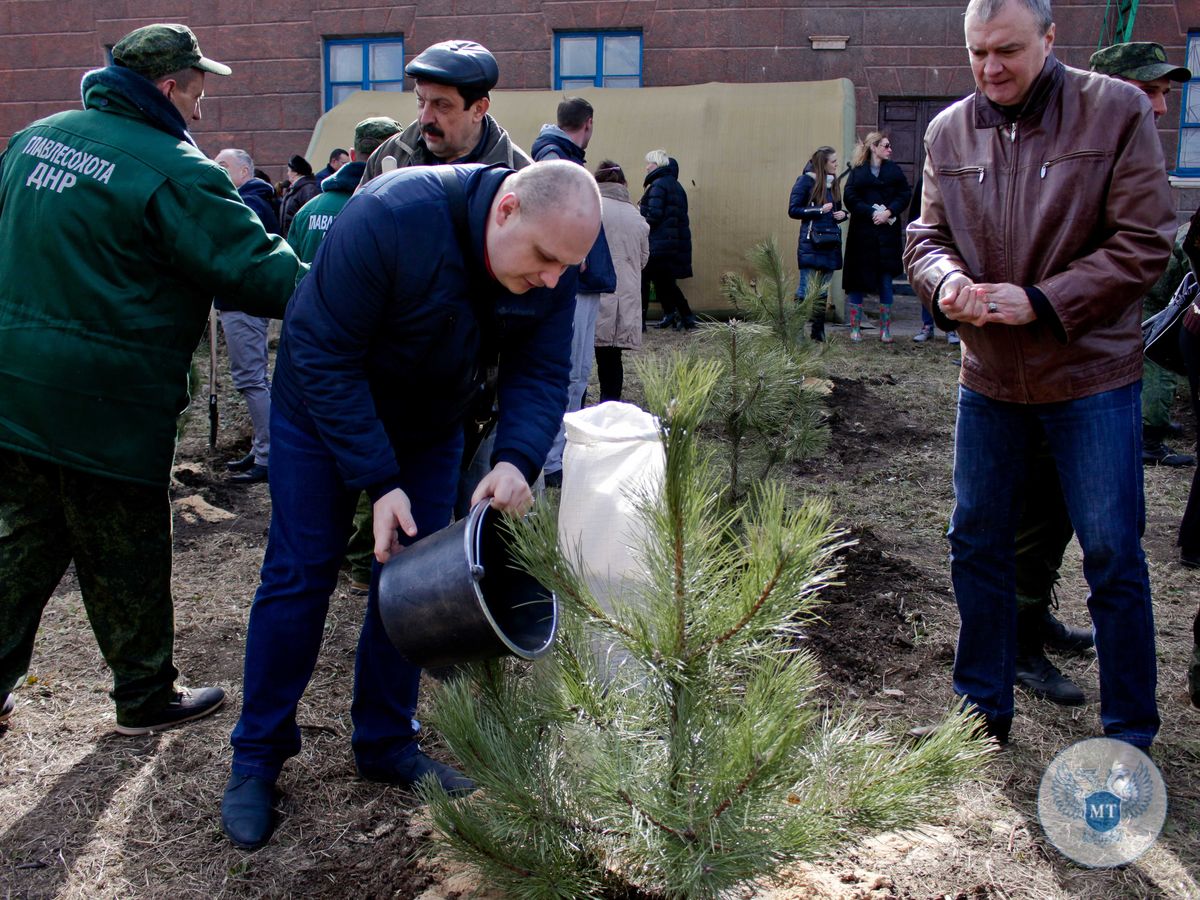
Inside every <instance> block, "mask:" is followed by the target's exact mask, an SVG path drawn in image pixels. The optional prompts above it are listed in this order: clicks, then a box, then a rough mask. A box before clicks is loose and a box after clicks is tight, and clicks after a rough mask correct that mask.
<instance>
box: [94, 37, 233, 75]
mask: <svg viewBox="0 0 1200 900" xmlns="http://www.w3.org/2000/svg"><path fill="white" fill-rule="evenodd" d="M112 58H113V62H114V63H115V64H116V65H118V66H124V67H125V68H126V69H132V70H133V71H135V72H137V73H138V74H139V75H141V76H143V77H145V78H149V79H150V80H151V81H153V80H154V79H156V78H162V76H164V75H167V74H169V73H171V72H178V71H179V70H180V69H189V68H190V69H200V70H201V71H203V72H212V73H213V74H214V75H229V74H230V73H231V72H232V71H233V70H232V69H230V68H229V66H227V65H224V64H222V63H219V62H214V61H213V60H211V59H208V58H207V57H205V56H203V55H202V54H201V53H200V45H199V44H198V43H197V42H196V35H194V34H192V29H190V28H188V27H187V26H186V25H163V24H158V25H146V26H145V27H143V28H139V29H137V30H136V31H131V32H129V34H127V35H125V37H123V38H121V40H119V41H118V42H117V43H116V45H115V46H114V47H113V48H112Z"/></svg>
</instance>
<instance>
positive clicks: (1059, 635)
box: [1042, 607, 1096, 653]
mask: <svg viewBox="0 0 1200 900" xmlns="http://www.w3.org/2000/svg"><path fill="white" fill-rule="evenodd" d="M1042 641H1043V643H1044V645H1045V646H1046V647H1049V648H1050V649H1051V650H1057V651H1059V652H1060V653H1083V652H1084V651H1085V650H1091V649H1092V648H1093V647H1094V646H1096V639H1095V638H1094V637H1093V636H1092V629H1090V628H1080V627H1079V626H1078V625H1068V624H1067V623H1066V622H1060V621H1059V620H1058V619H1056V618H1055V617H1054V613H1052V612H1050V608H1049V607H1046V610H1045V612H1044V613H1043V614H1042Z"/></svg>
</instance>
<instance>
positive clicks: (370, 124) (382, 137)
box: [354, 116, 404, 157]
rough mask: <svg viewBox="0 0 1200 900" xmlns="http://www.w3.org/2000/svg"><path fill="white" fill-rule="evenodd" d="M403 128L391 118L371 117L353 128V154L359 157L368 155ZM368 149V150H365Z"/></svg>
mask: <svg viewBox="0 0 1200 900" xmlns="http://www.w3.org/2000/svg"><path fill="white" fill-rule="evenodd" d="M403 130H404V126H403V125H401V124H400V123H399V122H397V121H396V120H395V119H393V118H392V117H391V116H371V118H369V119H363V120H362V121H361V122H359V123H358V124H357V125H355V126H354V152H355V153H357V154H358V155H359V156H360V157H361V156H364V155H365V154H369V153H371V152H373V151H374V150H375V148H376V147H378V146H379V145H380V144H382V143H383V142H384V141H386V140H387V139H388V138H390V137H391V136H392V135H393V134H399V133H400V132H401V131H403ZM367 147H370V149H369V150H368V149H365V148H367Z"/></svg>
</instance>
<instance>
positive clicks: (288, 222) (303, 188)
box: [279, 175, 321, 235]
mask: <svg viewBox="0 0 1200 900" xmlns="http://www.w3.org/2000/svg"><path fill="white" fill-rule="evenodd" d="M319 193H321V186H320V185H319V184H318V183H317V179H316V178H315V177H314V176H312V175H304V176H302V177H301V178H297V179H296V180H295V181H294V182H292V184H291V185H289V186H288V189H287V190H286V191H284V194H283V198H282V199H281V200H280V201H279V231H280V233H281V234H284V235H286V234H287V233H288V229H289V228H291V227H292V219H294V218H295V216H296V213H298V212H300V207H302V206H303V205H304V204H305V203H307V202H308V201H309V200H311V199H312V198H313V197H315V196H317V195H318V194H319Z"/></svg>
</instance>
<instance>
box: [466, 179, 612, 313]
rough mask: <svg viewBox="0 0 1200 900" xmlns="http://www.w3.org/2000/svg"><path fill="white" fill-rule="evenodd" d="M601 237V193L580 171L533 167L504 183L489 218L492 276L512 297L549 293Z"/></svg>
mask: <svg viewBox="0 0 1200 900" xmlns="http://www.w3.org/2000/svg"><path fill="white" fill-rule="evenodd" d="M599 233H600V190H599V188H597V187H596V181H595V179H594V178H592V176H591V175H590V174H589V173H588V171H587V169H585V168H583V166H579V165H575V164H574V163H570V162H566V161H565V160H547V161H546V162H540V163H534V164H533V165H532V166H527V167H526V168H524V169H522V170H521V171H519V172H515V173H514V174H512V175H510V176H509V177H508V178H506V179H505V180H504V183H503V184H502V185H501V186H500V190H499V191H497V192H496V197H495V199H494V200H493V201H492V209H491V211H490V213H489V215H488V223H487V230H486V232H485V240H486V242H487V251H488V261H489V262H490V264H491V269H492V276H493V277H494V278H495V279H496V280H497V281H499V282H500V283H501V284H502V285H504V287H506V288H507V289H508V290H510V291H512V292H513V293H514V294H520V293H524V292H525V291H527V290H530V289H531V288H535V287H543V286H545V287H554V285H555V284H557V283H558V279H559V277H560V276H561V275H562V273H563V271H564V270H565V269H566V268H567V267H568V266H573V265H578V264H579V263H581V262H582V261H583V258H584V257H585V256H587V253H588V251H589V250H590V249H591V248H592V244H594V243H595V242H596V236H597V235H598V234H599Z"/></svg>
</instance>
